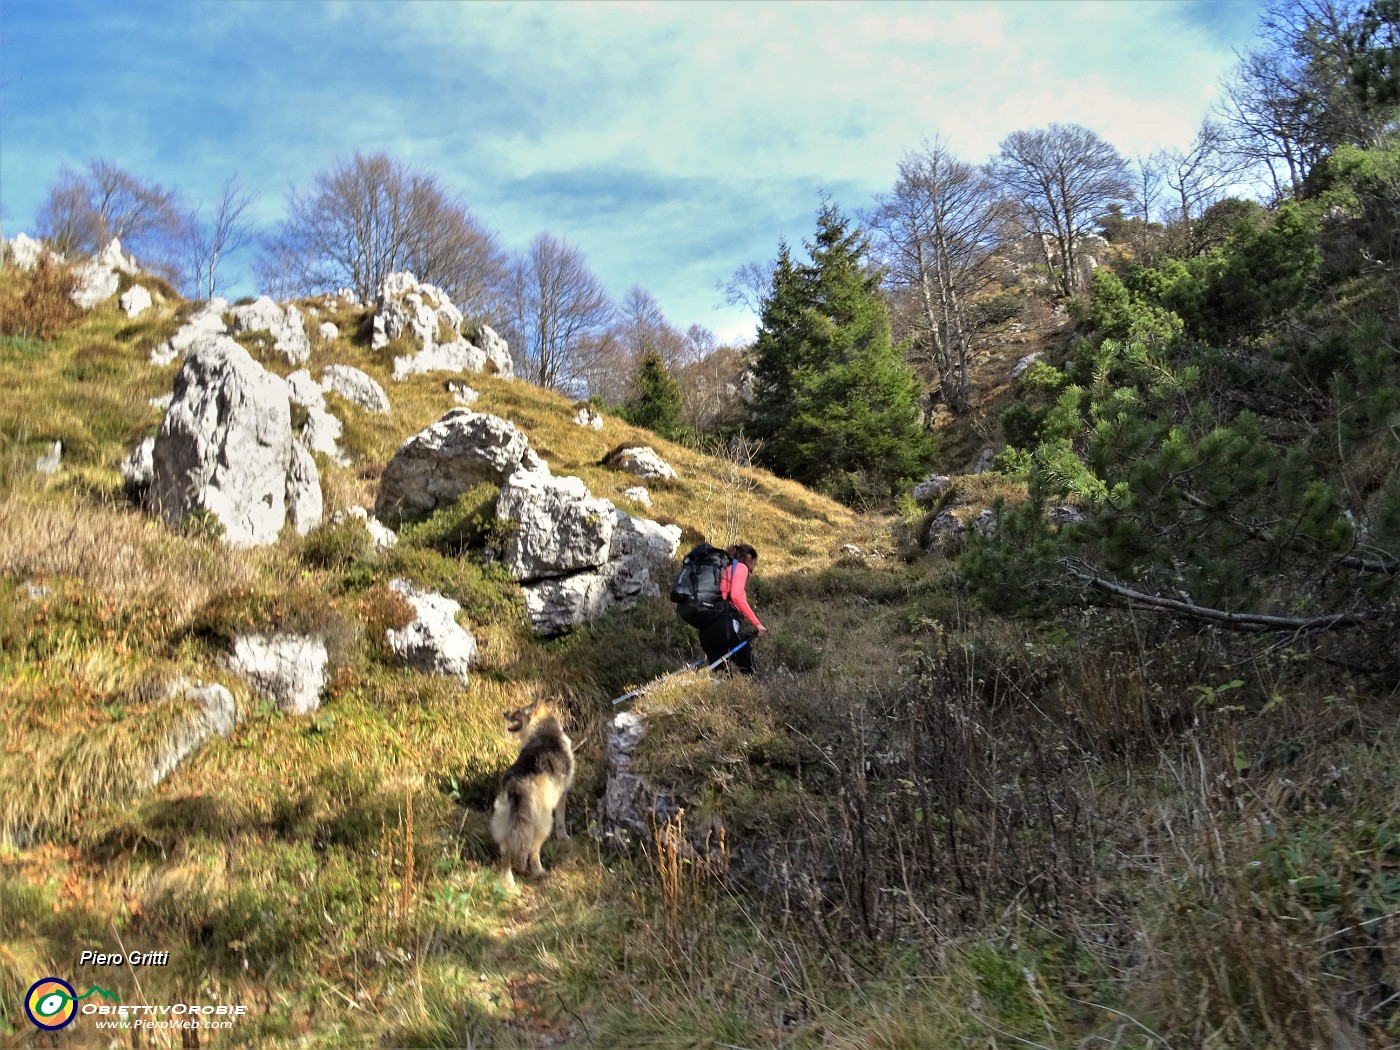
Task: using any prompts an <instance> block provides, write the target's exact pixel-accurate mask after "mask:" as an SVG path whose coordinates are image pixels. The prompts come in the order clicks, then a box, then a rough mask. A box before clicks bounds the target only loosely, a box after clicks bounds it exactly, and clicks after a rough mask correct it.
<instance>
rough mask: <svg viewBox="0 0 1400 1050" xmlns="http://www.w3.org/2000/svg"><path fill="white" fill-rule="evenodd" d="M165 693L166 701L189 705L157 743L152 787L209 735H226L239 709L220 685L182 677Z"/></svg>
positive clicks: (153, 758)
mask: <svg viewBox="0 0 1400 1050" xmlns="http://www.w3.org/2000/svg"><path fill="white" fill-rule="evenodd" d="M166 692H167V702H171V701H177V702H179V701H183V702H185V703H186V704H188V705H190V713H189V717H188V718H187V719H186V720H185V721H184V722H183V723H181V724H179V725H177V726H176V727H175V728H174V729H173V730H172V731H171V732H170V734H169V735H168V736H166V737H165V738H164V739H163V740H161V741H160V743H159V744H157V745H156V750H155V753H154V754H153V755H152V756H151V771H150V783H151V787H155V786H156V785H157V784H159V783H160V782H161V781H162V780H164V779H165V778H166V777H168V776H169V775H170V774H171V773H173V772H174V771H175V769H176V767H178V766H179V765H180V763H181V762H183V761H184V760H185V759H187V758H189V757H190V756H191V755H192V754H194V753H195V752H196V751H198V750H199V749H200V748H202V747H203V746H204V745H205V743H206V742H208V740H209V738H210V737H216V736H217V737H228V736H229V735H231V734H232V733H233V731H234V729H235V728H237V726H238V708H237V706H236V705H235V704H234V702H233V694H232V693H230V692H229V691H228V690H227V689H225V688H224V687H223V686H221V685H218V684H212V685H204V684H203V683H196V682H191V681H189V679H187V678H184V677H181V678H179V679H177V680H176V681H174V682H172V683H171V684H170V686H169V687H168V689H167V690H166Z"/></svg>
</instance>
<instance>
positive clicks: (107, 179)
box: [34, 159, 186, 279]
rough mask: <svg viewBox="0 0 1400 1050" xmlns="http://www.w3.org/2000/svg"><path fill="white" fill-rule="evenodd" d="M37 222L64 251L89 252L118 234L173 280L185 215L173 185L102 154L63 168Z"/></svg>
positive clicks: (142, 258) (129, 247) (148, 264)
mask: <svg viewBox="0 0 1400 1050" xmlns="http://www.w3.org/2000/svg"><path fill="white" fill-rule="evenodd" d="M34 225H35V227H36V229H37V230H38V232H39V234H40V236H42V237H44V238H46V239H47V240H48V242H49V243H50V244H51V245H52V246H53V248H54V249H55V250H57V251H60V252H64V253H77V254H90V253H92V252H95V251H98V250H99V249H101V248H102V247H104V246H105V245H106V244H107V242H108V241H110V240H111V239H112V238H114V237H115V238H118V239H119V240H121V242H122V246H123V247H124V248H125V249H126V250H127V251H129V252H131V253H132V254H133V255H135V256H136V257H137V259H138V260H139V261H140V262H141V265H142V266H144V267H145V268H146V269H148V270H151V271H153V272H156V273H160V274H162V275H164V276H167V277H170V278H172V279H174V278H175V276H176V275H177V273H178V265H177V264H176V259H177V256H178V254H179V243H180V240H181V237H182V235H183V234H184V232H185V229H186V216H185V212H184V209H183V208H182V206H181V204H180V198H179V195H178V194H177V193H176V192H175V191H174V190H167V189H165V188H164V187H162V186H159V185H156V184H155V183H149V182H142V181H141V180H140V179H138V178H137V177H136V176H134V175H132V174H131V173H129V172H127V171H124V170H122V169H121V168H119V167H118V166H117V165H116V164H114V163H112V162H111V161H110V160H104V159H98V160H92V161H89V162H88V165H87V168H86V169H85V170H83V171H81V172H77V171H74V170H73V169H71V168H69V167H67V166H65V167H64V168H63V169H62V170H61V171H60V173H59V177H58V181H57V182H56V183H55V184H54V185H53V186H52V187H51V188H50V190H49V196H48V199H47V200H45V202H44V203H43V205H41V206H40V208H39V212H38V215H37V216H36V217H35V223H34Z"/></svg>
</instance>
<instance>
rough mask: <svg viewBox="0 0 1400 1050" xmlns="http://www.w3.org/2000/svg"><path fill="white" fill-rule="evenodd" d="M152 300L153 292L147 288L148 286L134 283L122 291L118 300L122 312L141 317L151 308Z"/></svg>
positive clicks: (129, 315)
mask: <svg viewBox="0 0 1400 1050" xmlns="http://www.w3.org/2000/svg"><path fill="white" fill-rule="evenodd" d="M151 302H152V300H151V293H150V292H149V291H147V290H146V287H145V286H144V285H140V284H133V285H132V286H131V287H130V288H128V289H127V290H126V291H124V292H122V294H121V298H119V299H118V300H117V305H118V306H120V307H121V308H122V312H123V313H124V314H126V316H127V317H140V316H141V315H142V314H143V313H145V312H146V311H147V310H149V309H150V308H151Z"/></svg>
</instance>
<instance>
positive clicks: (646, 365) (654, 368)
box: [621, 350, 690, 441]
mask: <svg viewBox="0 0 1400 1050" xmlns="http://www.w3.org/2000/svg"><path fill="white" fill-rule="evenodd" d="M632 389H633V393H632V396H631V397H630V398H628V400H627V403H626V404H625V405H623V406H622V412H621V415H622V418H623V419H625V420H627V422H629V423H631V424H632V425H633V426H637V427H646V428H647V429H648V430H651V431H653V432H654V433H656V434H659V435H661V436H662V437H664V438H665V439H666V440H668V441H682V440H684V439H685V438H686V437H687V436H688V435H689V432H690V431H689V428H688V427H687V426H686V425H685V423H684V422H683V421H682V419H681V386H680V384H679V383H678V382H676V380H675V379H674V378H672V376H671V374H670V373H669V372H667V371H666V363H665V362H664V361H662V360H661V355H660V354H659V353H658V352H657V351H656V350H648V351H647V352H646V353H645V354H644V355H642V359H641V361H639V362H638V363H637V370H636V372H635V374H634V375H633V377H632Z"/></svg>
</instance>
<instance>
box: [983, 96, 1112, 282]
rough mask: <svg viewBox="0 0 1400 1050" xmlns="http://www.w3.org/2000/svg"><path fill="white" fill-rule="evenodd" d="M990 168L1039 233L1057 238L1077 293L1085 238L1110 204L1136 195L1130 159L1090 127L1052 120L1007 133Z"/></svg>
mask: <svg viewBox="0 0 1400 1050" xmlns="http://www.w3.org/2000/svg"><path fill="white" fill-rule="evenodd" d="M992 170H993V173H994V174H995V177H996V178H997V180H998V181H999V182H1000V183H1001V185H1002V187H1003V189H1004V190H1005V192H1006V193H1007V194H1008V196H1010V197H1012V198H1013V199H1014V200H1015V201H1016V202H1017V203H1018V204H1020V205H1021V207H1022V208H1023V209H1025V212H1026V215H1027V217H1028V218H1029V219H1030V222H1031V223H1033V224H1034V225H1035V226H1036V227H1038V230H1037V232H1039V233H1042V234H1048V235H1049V236H1050V237H1051V238H1052V239H1053V241H1054V244H1055V247H1056V248H1057V250H1058V256H1059V261H1060V287H1061V289H1062V291H1063V292H1064V294H1065V295H1073V294H1074V292H1075V291H1076V290H1078V288H1079V287H1080V285H1081V283H1082V276H1081V274H1080V272H1079V271H1080V266H1079V245H1080V242H1081V240H1082V238H1083V237H1084V235H1085V234H1089V233H1092V232H1093V230H1094V224H1095V220H1096V219H1097V218H1098V217H1099V216H1100V215H1101V214H1103V212H1104V211H1106V210H1107V208H1108V206H1109V205H1110V204H1112V203H1114V202H1117V201H1127V200H1131V199H1132V194H1133V187H1132V182H1131V180H1130V178H1129V175H1128V164H1127V162H1126V161H1125V160H1124V159H1123V157H1122V156H1121V155H1120V154H1119V153H1118V151H1117V150H1116V149H1114V148H1113V146H1111V145H1110V144H1109V143H1107V142H1105V141H1104V140H1103V139H1102V138H1100V137H1099V136H1098V135H1097V134H1096V133H1095V132H1093V131H1090V130H1089V129H1088V128H1086V127H1083V126H1082V125H1079V124H1051V125H1050V126H1049V127H1046V128H1036V129H1034V130H1030V131H1016V132H1012V133H1011V134H1010V135H1008V136H1007V137H1006V138H1005V139H1003V140H1002V143H1001V152H1000V154H999V155H998V157H997V158H996V160H995V161H993V165H992Z"/></svg>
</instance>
